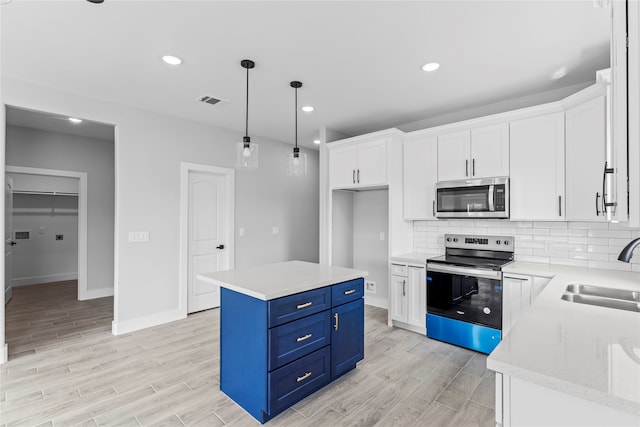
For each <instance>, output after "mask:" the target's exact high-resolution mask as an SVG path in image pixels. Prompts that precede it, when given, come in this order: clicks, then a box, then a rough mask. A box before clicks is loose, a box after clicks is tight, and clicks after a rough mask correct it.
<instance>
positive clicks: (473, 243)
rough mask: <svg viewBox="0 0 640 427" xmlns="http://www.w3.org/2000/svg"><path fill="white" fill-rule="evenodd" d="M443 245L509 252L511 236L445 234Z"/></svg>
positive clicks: (511, 242)
mask: <svg viewBox="0 0 640 427" xmlns="http://www.w3.org/2000/svg"><path fill="white" fill-rule="evenodd" d="M444 246H445V247H446V248H458V249H482V250H491V251H510V252H511V251H513V236H469V235H467V234H445V235H444Z"/></svg>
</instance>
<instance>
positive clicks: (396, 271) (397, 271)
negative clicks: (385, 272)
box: [391, 264, 407, 277]
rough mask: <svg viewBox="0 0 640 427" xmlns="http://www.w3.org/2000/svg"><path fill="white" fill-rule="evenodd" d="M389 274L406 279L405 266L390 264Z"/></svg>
mask: <svg viewBox="0 0 640 427" xmlns="http://www.w3.org/2000/svg"><path fill="white" fill-rule="evenodd" d="M391 274H392V275H393V276H404V277H407V266H406V265H405V264H391Z"/></svg>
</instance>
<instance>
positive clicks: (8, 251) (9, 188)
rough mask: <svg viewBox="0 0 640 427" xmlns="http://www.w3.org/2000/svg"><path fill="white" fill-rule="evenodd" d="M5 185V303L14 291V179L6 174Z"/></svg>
mask: <svg viewBox="0 0 640 427" xmlns="http://www.w3.org/2000/svg"><path fill="white" fill-rule="evenodd" d="M4 179H5V181H4V182H5V185H4V303H5V304H6V303H8V302H9V300H10V299H11V295H12V293H13V288H12V286H11V276H12V270H13V269H12V267H13V260H12V254H13V245H15V242H14V241H13V180H12V179H11V178H10V177H9V176H7V175H5V178H4Z"/></svg>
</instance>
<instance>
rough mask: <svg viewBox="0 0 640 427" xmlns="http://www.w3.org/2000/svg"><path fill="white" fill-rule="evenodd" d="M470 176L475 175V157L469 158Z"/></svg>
mask: <svg viewBox="0 0 640 427" xmlns="http://www.w3.org/2000/svg"><path fill="white" fill-rule="evenodd" d="M471 176H476V159H472V160H471Z"/></svg>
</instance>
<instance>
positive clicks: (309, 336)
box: [296, 334, 313, 342]
mask: <svg viewBox="0 0 640 427" xmlns="http://www.w3.org/2000/svg"><path fill="white" fill-rule="evenodd" d="M312 336H313V334H307V335H305V336H303V337H298V338H297V339H296V342H300V341H304V340H308V339H309V338H311V337H312Z"/></svg>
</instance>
